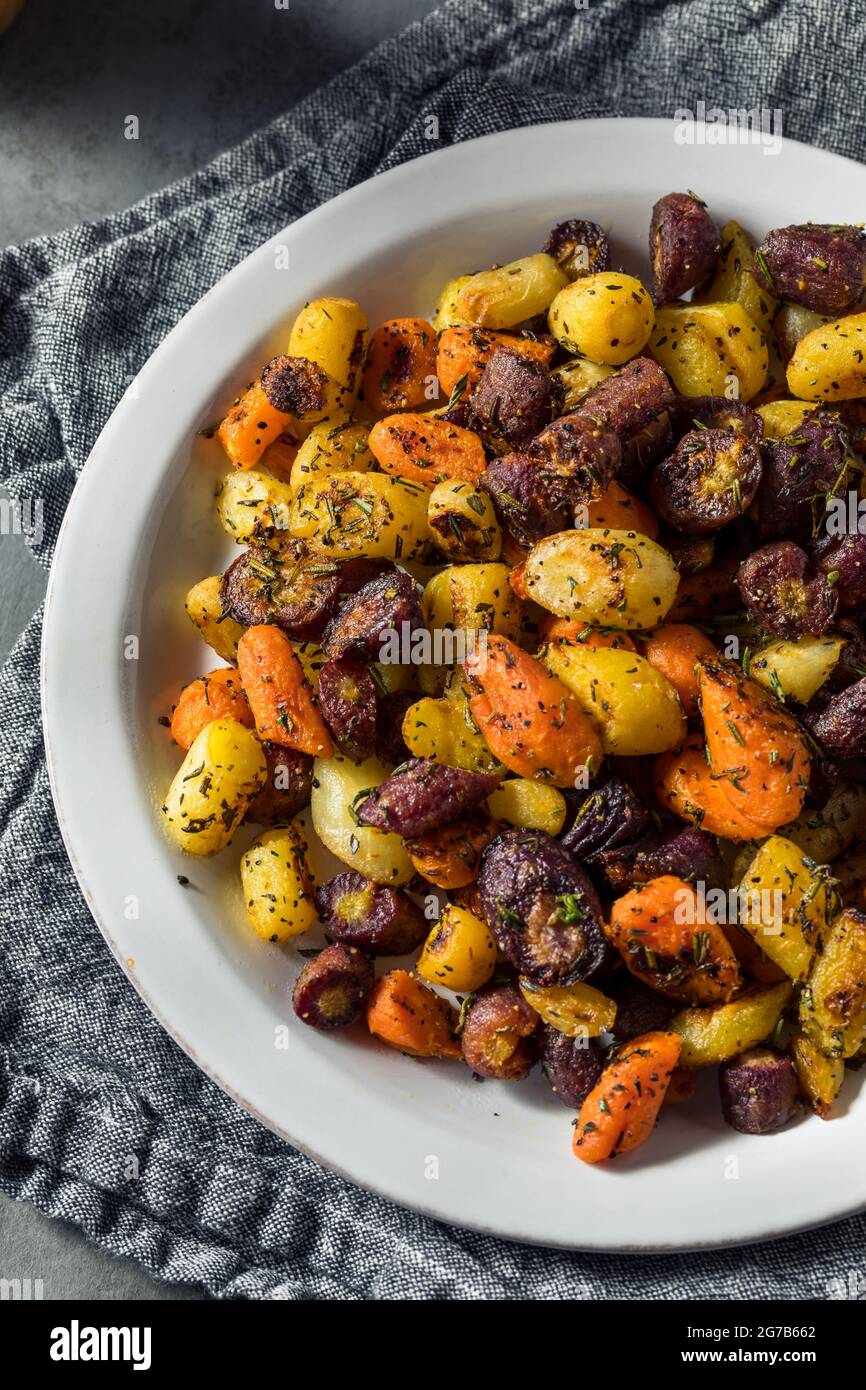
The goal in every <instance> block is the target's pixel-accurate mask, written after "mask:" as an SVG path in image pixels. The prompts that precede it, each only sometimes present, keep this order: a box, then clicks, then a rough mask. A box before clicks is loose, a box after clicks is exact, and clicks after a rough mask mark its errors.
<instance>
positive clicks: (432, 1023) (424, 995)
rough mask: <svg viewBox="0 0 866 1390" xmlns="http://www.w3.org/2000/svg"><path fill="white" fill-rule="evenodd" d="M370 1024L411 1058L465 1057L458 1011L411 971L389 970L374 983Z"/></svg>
mask: <svg viewBox="0 0 866 1390" xmlns="http://www.w3.org/2000/svg"><path fill="white" fill-rule="evenodd" d="M367 1027H368V1028H369V1030H370V1032H371V1033H372V1034H373V1035H374V1037H377V1038H381V1040H382V1042H385V1043H387V1044H388V1046H389V1047H396V1048H397V1050H398V1051H399V1052H408V1054H409V1056H410V1057H451V1058H453V1059H454V1060H455V1061H456V1060H458V1059H459V1058H460V1057H461V1056H462V1052H461V1048H460V1044H459V1042H458V1041H457V1039H456V1038H455V1037H454V1030H455V1028H456V1027H457V1014H456V1012H455V1010H454V1009H452V1008H451V1006H450V1004H448V1003H447V1001H446V1000H445V999H442V998H441V997H440V996H439V995H438V994H436V993H434V991H433V990H432V989H428V988H427V986H426V985H422V983H421V981H420V980H418V979H416V978H415V976H414V975H410V974H409V972H408V970H389V971H388V973H387V975H383V976H382V977H381V979H379V980H377V981H376V983H375V985H374V986H373V992H372V994H371V995H370V998H369V1000H368V1002H367Z"/></svg>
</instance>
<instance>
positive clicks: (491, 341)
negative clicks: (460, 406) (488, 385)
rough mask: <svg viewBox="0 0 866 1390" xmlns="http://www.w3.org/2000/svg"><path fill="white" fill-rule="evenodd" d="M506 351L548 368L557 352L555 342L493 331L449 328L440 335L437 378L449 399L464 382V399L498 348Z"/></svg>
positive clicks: (437, 354)
mask: <svg viewBox="0 0 866 1390" xmlns="http://www.w3.org/2000/svg"><path fill="white" fill-rule="evenodd" d="M499 347H501V348H507V349H508V351H509V352H516V353H519V354H520V356H521V357H528V358H529V359H530V360H531V361H533V362H538V363H539V364H540V365H541V366H542V367H546V366H547V365H548V363H549V362H550V361H551V359H552V357H553V352H554V344H553V343H544V342H539V341H538V340H537V339H536V338H518V337H517V336H516V335H515V334H514V333H502V332H499V331H498V330H497V329H493V328H446V329H445V331H444V332H443V333H442V334H441V335H440V338H439V348H438V351H437V353H436V375H437V376H438V378H439V385H440V386H441V387H442V390H443V391H444V392H445V394H446V396H449V397H450V396H451V395H452V394H453V392H454V391H455V390H456V388H457V387H458V386H459V385H460V384H461V383H462V387H463V389H462V390H461V392H460V395H461V397H462V398H465V397H466V396H467V394H468V393H469V392H470V391H471V390H472V388H473V386H475V385H476V383H477V382H478V379H479V378H480V376H481V373H482V372H483V371H484V368H485V367H486V366H487V363H488V362H489V360H490V358H491V357H492V356H493V353H494V352H495V351H496V349H497V348H499Z"/></svg>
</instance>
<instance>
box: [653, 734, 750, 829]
mask: <svg viewBox="0 0 866 1390" xmlns="http://www.w3.org/2000/svg"><path fill="white" fill-rule="evenodd" d="M653 781H654V786H655V793H656V796H657V798H658V800H659V801H660V802H661V804H662V805H663V806H665V807H667V809H668V810H669V811H672V812H673V813H674V815H676V816H679V817H680V819H681V820H684V821H688V822H689V824H690V825H694V826H697V828H698V829H699V830H708V831H709V833H710V834H711V835H721V836H722V838H723V839H725V840H759V839H761V838H763V837H764V836H765V835H768V834H770V831H768V830H765V829H764V827H763V822H762V821H760V820H759V819H758V818H757V817H758V807H757V806H754V805H753V804H752V802H753V798H750V797H747V796H743V798H742V804H741V805H740V804H738V805H733V804H732V803H730V802H729V801H728V800H727V797H726V796H725V794H724V792H723V790H722V779H716V778H714V776H713V773H712V771H711V769H710V766H709V763H708V762H707V756H706V751H705V748H704V738H703V735H702V734H690V735H689V737H688V738H687V739H686V741H685V743H684V744H683V746H682V748H681V749H680V751H679V752H678V753H661V754H660V755H659V757H658V758H656V761H655V765H654V768H653ZM753 812H754V814H752V813H753Z"/></svg>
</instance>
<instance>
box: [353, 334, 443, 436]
mask: <svg viewBox="0 0 866 1390" xmlns="http://www.w3.org/2000/svg"><path fill="white" fill-rule="evenodd" d="M435 382H436V333H435V331H434V329H433V326H432V324H429V323H428V322H427V320H426V319H388V321H387V323H383V324H381V325H380V326H379V327H378V328H377V329H376V331H375V333H373V334H372V335H371V338H370V345H369V347H368V348H367V365H366V367H365V368H364V400H365V401H366V402H367V405H368V406H369V407H370V408H371V410H374V411H376V413H377V414H382V413H383V412H385V411H391V410H417V409H418V408H419V407H420V406H423V405H425V404H431V403H432V402H433V401H434V400H435V396H436V393H435ZM431 387H433V388H434V389H432V390H431Z"/></svg>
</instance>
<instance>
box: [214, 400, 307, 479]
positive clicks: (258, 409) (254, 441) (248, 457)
mask: <svg viewBox="0 0 866 1390" xmlns="http://www.w3.org/2000/svg"><path fill="white" fill-rule="evenodd" d="M291 419H292V416H291V415H287V414H286V412H285V411H282V410H277V409H276V407H275V406H273V405H271V403H270V401H269V400H268V398H267V396H266V395H265V393H264V390H263V389H262V385H261V382H258V381H254V382H253V384H252V386H250V387H249V389H248V390H246V391H245V392H244V394H243V395H242V396H241V398H240V400H238V401H236V402H235V404H234V405H233V406H232V408H231V410H230V411H229V413H228V415H226V417H225V419H224V420H222V421H221V422H220V426H219V429H218V430H217V438H218V439H219V441H220V443H221V444H222V446H223V448H224V449H225V451H226V453H227V454H228V456H229V458H230V459H231V461H232V463H233V464H234V465H235V467H236V468H243V469H246V468H254V467H255V465H256V464H257V463H258V461H259V459H260V458H261V456H262V454H263V453H264V452H265V450H266V449H267V448H269V447H270V445H271V444H273V443H274V442H275V441H276V440H277V439H279V438H280V436H281V435H282V433H283V431H284V430H285V429H286V426H287V425H288V424H289V421H290V420H291Z"/></svg>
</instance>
